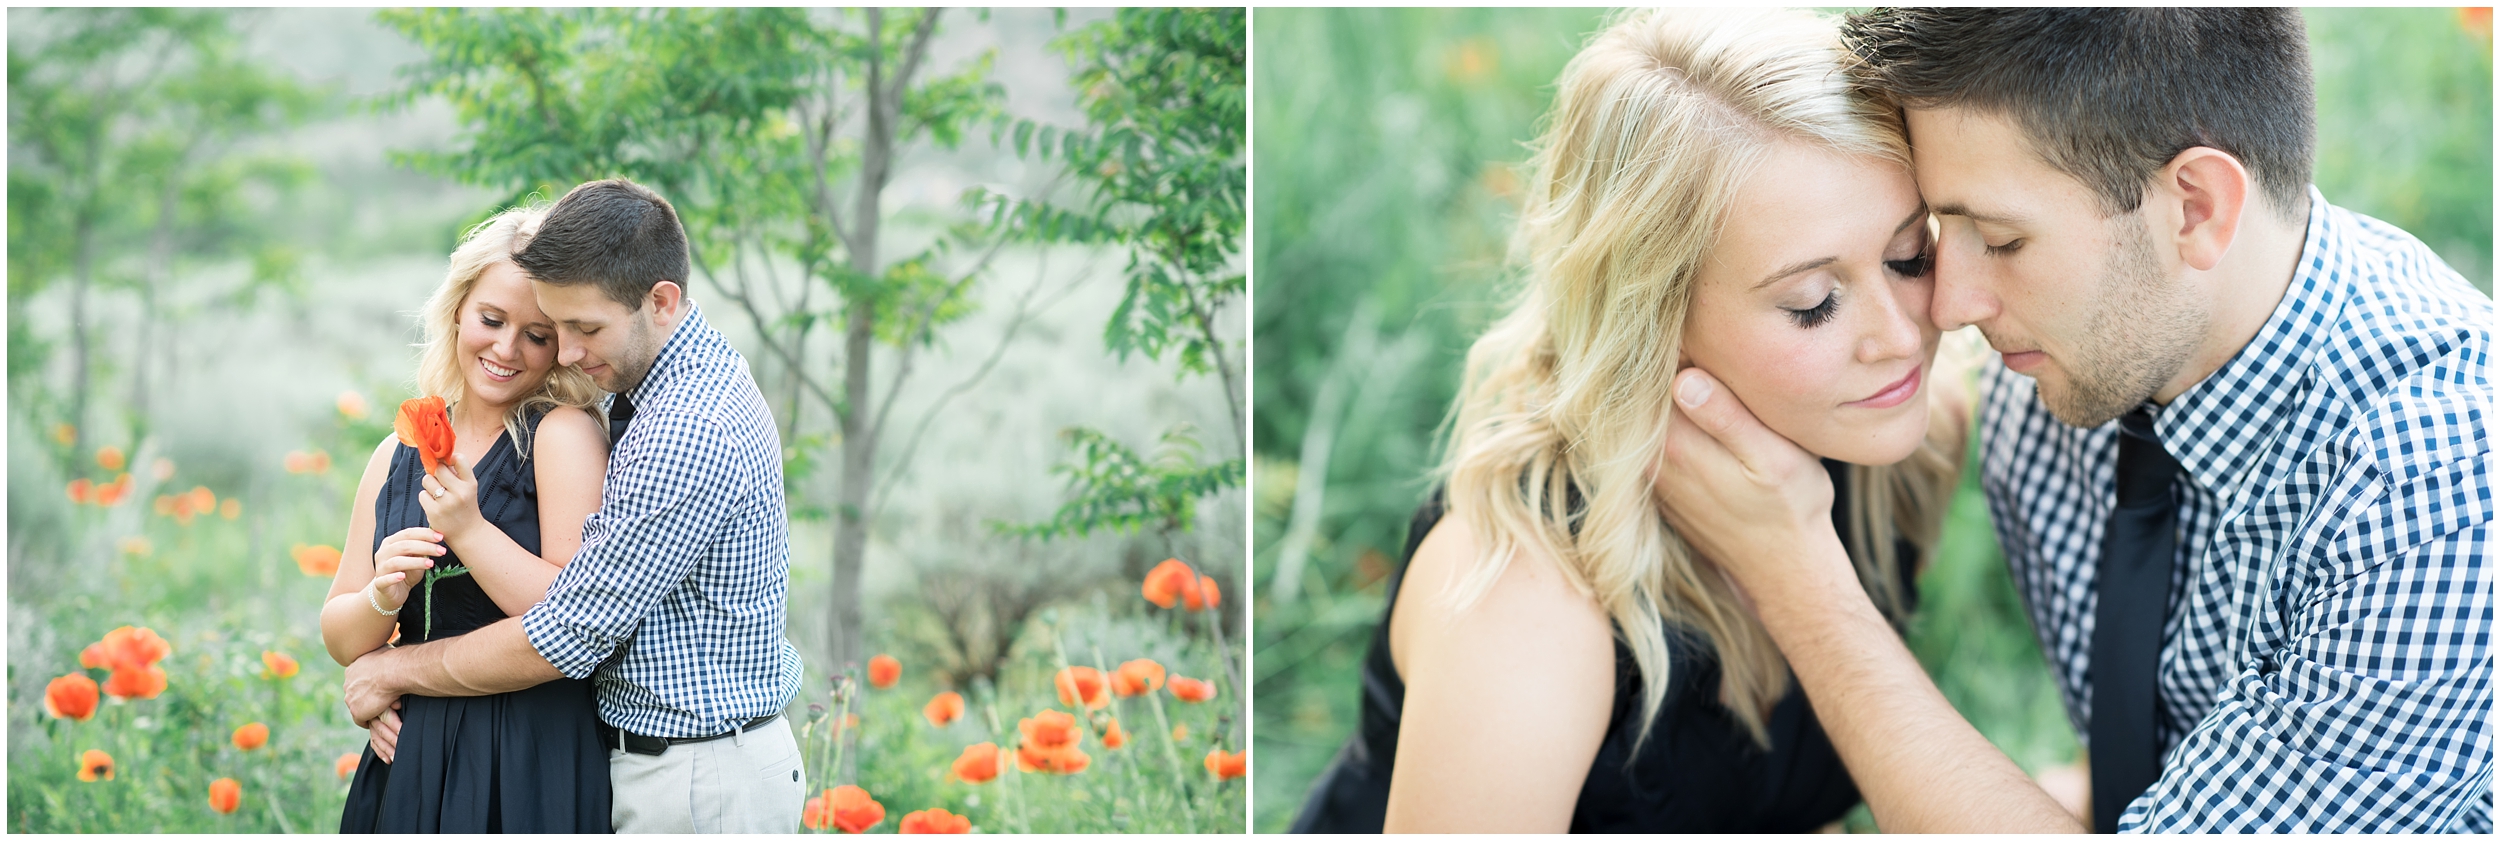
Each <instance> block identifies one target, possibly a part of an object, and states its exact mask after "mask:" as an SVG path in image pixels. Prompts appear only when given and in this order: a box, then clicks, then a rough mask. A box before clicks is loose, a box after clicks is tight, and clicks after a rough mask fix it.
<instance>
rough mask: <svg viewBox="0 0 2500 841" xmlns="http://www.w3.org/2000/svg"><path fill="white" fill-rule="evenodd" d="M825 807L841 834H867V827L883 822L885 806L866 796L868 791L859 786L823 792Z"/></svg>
mask: <svg viewBox="0 0 2500 841" xmlns="http://www.w3.org/2000/svg"><path fill="white" fill-rule="evenodd" d="M825 805H826V808H827V810H828V811H831V812H832V813H833V825H834V828H836V829H840V830H842V831H843V832H848V833H853V834H857V833H862V832H867V831H868V828H869V827H872V826H876V825H877V824H879V823H883V822H884V821H885V804H883V803H879V802H877V799H876V798H874V797H870V796H868V790H867V789H864V788H860V787H859V786H837V787H835V788H834V789H833V790H832V791H828V792H825Z"/></svg>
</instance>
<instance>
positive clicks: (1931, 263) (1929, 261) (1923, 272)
mask: <svg viewBox="0 0 2500 841" xmlns="http://www.w3.org/2000/svg"><path fill="white" fill-rule="evenodd" d="M1884 267H1885V268H1888V269H1891V270H1892V271H1893V273H1894V274H1897V275H1900V276H1902V277H1926V276H1927V273H1928V272H1931V271H1934V270H1935V268H1936V257H1935V255H1933V254H1921V255H1918V256H1916V257H1912V258H1910V259H1907V260H1886V261H1884Z"/></svg>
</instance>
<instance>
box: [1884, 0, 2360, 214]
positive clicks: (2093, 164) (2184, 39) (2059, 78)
mask: <svg viewBox="0 0 2500 841" xmlns="http://www.w3.org/2000/svg"><path fill="white" fill-rule="evenodd" d="M1841 37H1842V39H1843V41H1844V42H1845V43H1847V44H1848V46H1849V48H1850V50H1851V51H1853V52H1855V53H1857V55H1858V57H1859V58H1861V59H1863V62H1861V63H1859V64H1858V65H1856V66H1855V67H1853V69H1852V73H1853V74H1854V75H1855V76H1856V77H1857V82H1858V84H1860V85H1862V86H1864V87H1866V88H1867V89H1869V90H1870V91H1871V92H1873V93H1875V94H1877V95H1878V96H1882V97H1885V98H1888V99H1890V100H1892V101H1893V102H1895V103H1897V104H1899V105H1901V106H1904V107H1909V108H1968V109H1973V110H1976V111H1980V112H1983V113H1989V114H1993V115H1998V116H2004V117H2009V118H2011V120H2012V122H2013V123H2014V124H2015V125H2017V126H2019V127H2020V128H2021V129H2022V130H2023V132H2024V133H2025V134H2027V135H2029V136H2030V140H2031V146H2032V150H2033V151H2034V153H2036V154H2038V155H2039V156H2040V157H2041V158H2042V160H2044V161H2045V162H2046V163H2047V164H2048V165H2049V166H2050V167H2051V168H2053V169H2056V170H2057V171H2059V172H2063V173H2066V174H2068V175H2072V176H2074V177H2075V179H2076V180H2078V181H2081V182H2083V183H2084V185H2085V186H2087V187H2090V188H2091V189H2092V192H2093V193H2094V194H2095V195H2097V196H2099V198H2100V202H2101V209H2102V212H2103V214H2105V215H2116V214H2119V213H2125V212H2129V211H2132V210H2135V209H2136V208H2137V207H2139V206H2141V205H2142V204H2143V201H2144V190H2145V188H2146V187H2147V186H2148V185H2150V184H2151V183H2152V180H2153V176H2154V174H2155V173H2157V172H2159V171H2160V170H2161V168H2162V167H2163V166H2165V165H2167V164H2169V162H2170V160H2171V159H2172V158H2174V157H2177V156H2178V154H2179V153H2180V152H2184V151H2187V150H2188V149H2190V148H2193V147H2197V146H2206V147H2211V148H2214V149H2220V150H2222V151H2224V152H2228V153H2230V154H2231V155H2232V156H2234V157H2237V158H2239V160H2240V163H2241V165H2243V166H2246V167H2247V168H2248V170H2249V172H2250V173H2251V174H2252V175H2253V176H2254V177H2255V179H2256V181H2257V186H2258V188H2259V190H2260V191H2262V192H2263V193H2264V194H2265V196H2266V198H2267V199H2268V200H2269V203H2271V204H2273V205H2274V206H2275V208H2276V209H2277V210H2278V211H2279V212H2281V213H2282V214H2284V215H2285V217H2286V218H2293V217H2296V216H2297V215H2298V214H2299V213H2300V210H2301V208H2304V207H2306V206H2307V204H2306V200H2307V198H2308V195H2309V179H2310V167H2311V164H2312V163H2313V161H2314V160H2315V157H2316V151H2315V150H2316V146H2317V131H2316V125H2315V111H2316V109H2317V99H2316V94H2315V93H2314V91H2313V90H2312V87H2311V83H2310V77H2309V48H2308V40H2307V36H2306V34H2305V33H2304V32H2303V30H2302V26H2301V19H2300V13H2299V12H2298V11H2295V10H2291V9H2243V8H2234V9H2214V8H2203V9H2059V8H2040V9H1968V8H1957V9H1936V8H1903V9H1877V10H1874V11H1870V12H1862V13H1858V14H1853V15H1850V16H1849V17H1848V18H1847V20H1846V21H1845V22H1843V23H1842V26H1841ZM1911 142H1912V143H1913V144H1915V143H1916V142H1917V138H1915V137H1913V138H1911Z"/></svg>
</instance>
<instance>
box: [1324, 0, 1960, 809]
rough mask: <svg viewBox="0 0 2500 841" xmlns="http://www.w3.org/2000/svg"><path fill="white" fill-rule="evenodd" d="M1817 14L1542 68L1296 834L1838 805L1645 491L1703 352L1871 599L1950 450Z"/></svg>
mask: <svg viewBox="0 0 2500 841" xmlns="http://www.w3.org/2000/svg"><path fill="white" fill-rule="evenodd" d="M1845 55H1846V54H1845V53H1844V52H1843V51H1842V50H1841V48H1840V45H1839V43H1838V39H1837V37H1836V33H1835V24H1834V23H1833V22H1831V21H1829V20H1826V19H1824V18H1821V17H1817V16H1813V15H1809V14H1805V13H1795V12H1774V13H1719V12H1699V11H1691V10H1667V11H1649V12H1638V13H1631V14H1627V15H1625V16H1623V17H1620V18H1618V19H1617V21H1616V22H1615V23H1614V24H1613V25H1612V26H1611V27H1609V28H1608V29H1606V30H1605V31H1604V32H1602V33H1600V34H1599V35H1597V36H1596V37H1595V38H1594V39H1593V40H1592V41H1590V43H1589V44H1588V46H1587V47H1586V48H1585V49H1583V50H1582V51H1581V53H1580V54H1579V55H1578V56H1577V57H1576V58H1574V59H1573V60H1572V62H1571V63H1570V65H1569V66H1568V67H1566V68H1565V69H1564V70H1563V74H1562V78H1561V80H1560V83H1559V91H1558V94H1557V96H1556V101H1555V104H1554V108H1553V111H1552V113H1551V114H1550V115H1549V116H1548V118H1547V126H1546V128H1545V133H1544V137H1543V138H1542V140H1541V141H1540V143H1539V146H1538V149H1537V154H1536V156H1535V158H1534V160H1533V161H1532V162H1531V167H1532V169H1533V171H1534V176H1533V179H1532V181H1531V184H1530V195H1529V197H1528V199H1527V201H1526V204H1525V206H1524V207H1523V208H1522V212H1521V220H1520V227H1519V232H1518V237H1517V240H1516V250H1517V252H1518V261H1519V262H1520V263H1521V264H1522V265H1523V267H1524V274H1525V281H1526V283H1525V289H1524V290H1523V294H1522V296H1521V297H1520V299H1519V301H1518V303H1517V305H1516V308H1515V309H1514V310H1513V311H1512V312H1511V313H1510V315H1509V316H1507V317H1506V318H1504V319H1503V320H1502V321H1501V322H1499V323H1498V324H1496V325H1495V326H1494V327H1493V328H1492V329H1491V330H1489V331H1488V332H1487V333H1486V334H1485V335H1484V336H1483V337H1482V338H1481V339H1479V340H1478V341H1477V342H1476V344H1475V346H1474V348H1473V349H1471V350H1470V352H1469V354H1468V359H1467V373H1466V380H1465V383H1464V385H1463V387H1462V390H1461V393H1460V397H1459V402H1458V406H1457V408H1456V419H1457V424H1456V426H1455V428H1454V431H1453V438H1452V440H1451V441H1450V442H1449V448H1448V453H1447V456H1446V459H1445V461H1444V464H1443V466H1442V469H1441V475H1442V478H1443V488H1442V490H1441V491H1440V492H1437V493H1435V494H1434V497H1433V499H1432V501H1430V502H1428V503H1426V505H1425V506H1424V508H1423V510H1422V511H1420V512H1418V514H1417V515H1416V519H1415V522H1414V524H1413V526H1412V529H1411V531H1410V533H1409V538H1408V546H1407V555H1408V558H1407V562H1406V564H1405V566H1404V567H1403V568H1402V569H1401V570H1400V573H1399V577H1398V578H1395V579H1392V582H1391V588H1390V605H1389V611H1388V616H1387V618H1386V619H1385V621H1384V622H1383V623H1382V625H1381V628H1380V630H1379V631H1378V632H1377V634H1376V635H1375V637H1374V640H1373V646H1372V651H1371V654H1370V656H1369V657H1368V659H1367V660H1366V661H1365V664H1364V667H1363V683H1364V694H1363V702H1362V721H1361V725H1360V729H1359V731H1358V732H1357V733H1356V734H1355V736H1354V737H1353V738H1352V739H1351V740H1350V742H1349V744H1348V745H1347V747H1346V749H1345V751H1344V752H1342V753H1341V754H1340V755H1339V757H1338V759H1337V761H1336V763H1335V764H1334V765H1333V766H1332V767H1331V769H1330V770H1329V771H1328V772H1327V773H1326V774H1324V775H1323V776H1322V778H1321V780H1320V781H1319V783H1318V784H1317V785H1316V786H1315V788H1314V790H1313V792H1312V793H1311V795H1310V799H1309V802H1308V803H1307V804H1306V805H1305V807H1304V809H1303V812H1302V814H1301V816H1300V817H1299V819H1298V820H1297V822H1296V826H1295V828H1296V829H1297V830H1301V831H1319V832H1375V831H1380V830H1382V829H1384V828H1385V829H1387V830H1389V831H1468V832H1557V831H1563V830H1572V831H1598V832H1607V831H1647V832H1710V831H1734V832H1745V831H1785V832H1796V831H1806V830H1812V829H1815V828H1817V827H1820V826H1823V825H1825V824H1827V823H1829V822H1832V821H1834V820H1837V819H1839V818H1840V817H1841V816H1842V814H1843V813H1845V812H1846V811H1847V810H1848V809H1849V808H1850V807H1851V806H1852V805H1853V804H1855V803H1856V802H1857V801H1858V794H1857V791H1856V789H1855V787H1854V786H1853V785H1852V783H1851V781H1850V779H1849V775H1848V773H1847V771H1846V769H1845V768H1843V767H1842V765H1841V762H1840V759H1839V758H1838V756H1836V755H1835V754H1834V753H1833V750H1832V747H1831V745H1830V743H1829V741H1828V740H1827V739H1826V738H1825V737H1824V735H1823V733H1822V730H1821V728H1820V727H1819V726H1818V725H1817V723H1816V721H1815V718H1814V713H1813V710H1812V708H1811V707H1810V706H1808V704H1807V703H1806V701H1805V699H1804V698H1803V697H1801V696H1800V693H1799V692H1798V691H1796V689H1795V688H1794V687H1793V686H1792V684H1791V681H1790V680H1789V675H1788V671H1787V667H1786V664H1785V663H1784V662H1783V661H1782V659H1781V656H1780V653H1779V650H1778V648H1777V647H1776V646H1774V645H1773V644H1772V642H1771V640H1770V639H1769V638H1768V636H1767V635H1766V634H1765V632H1764V631H1763V629H1762V627H1761V625H1760V624H1758V623H1757V622H1756V621H1755V619H1754V618H1753V616H1752V611H1751V608H1750V607H1749V606H1748V605H1747V604H1746V603H1745V601H1744V597H1743V596H1742V595H1741V594H1740V593H1739V592H1738V591H1737V590H1736V589H1735V588H1734V587H1733V586H1732V584H1731V583H1730V581H1729V579H1727V578H1726V577H1725V576H1723V575H1722V574H1721V573H1719V572H1718V571H1717V569H1716V568H1715V567H1714V566H1713V565H1712V564H1711V563H1710V561H1709V560H1708V559H1707V558H1704V557H1701V556H1700V555H1698V554H1697V553H1695V552H1694V551H1693V550H1692V549H1691V548H1690V547H1688V546H1687V545H1686V544H1685V543H1684V541H1683V540H1682V539H1681V538H1679V537H1678V535H1677V532H1676V530H1675V529H1674V528H1673V527H1672V526H1671V525H1670V522H1671V521H1672V520H1673V513H1674V512H1672V511H1667V510H1663V509H1662V507H1661V505H1660V503H1659V501H1658V500H1659V497H1658V495H1657V494H1656V492H1655V487H1656V484H1658V483H1673V482H1675V481H1676V477H1674V476H1671V475H1659V474H1658V472H1657V470H1656V467H1655V465H1657V464H1658V463H1659V461H1660V456H1661V446H1662V443H1663V441H1664V440H1665V437H1666V436H1665V431H1666V430H1667V429H1668V427H1669V426H1670V425H1671V424H1676V423H1679V422H1681V420H1680V419H1679V418H1677V417H1676V416H1675V415H1674V414H1673V413H1672V411H1671V410H1670V408H1669V407H1670V405H1671V399H1670V396H1669V386H1670V384H1671V382H1672V380H1673V377H1674V375H1675V373H1676V372H1677V371H1678V370H1680V369H1681V368H1683V367H1685V366H1697V367H1700V368H1702V369H1704V370H1707V371H1709V372H1711V373H1712V374H1713V375H1715V376H1716V377H1717V378H1718V379H1719V381H1721V382H1723V383H1725V384H1726V387H1727V388H1728V389H1729V390H1730V391H1732V392H1734V393H1735V394H1736V395H1738V396H1739V397H1741V398H1742V399H1743V401H1744V403H1745V405H1747V406H1749V407H1752V408H1753V409H1754V411H1755V412H1756V413H1757V414H1759V415H1760V417H1761V419H1762V420H1763V422H1764V423H1766V424H1767V425H1768V426H1770V427H1771V428H1772V429H1774V430H1776V431H1778V432H1779V433H1781V434H1782V435H1784V436H1786V437H1787V438H1789V439H1790V440H1792V441H1795V442H1796V443H1797V444H1798V445H1800V446H1802V447H1804V448H1805V449H1807V450H1808V451H1810V452H1813V453H1815V454H1817V455H1819V456H1822V457H1823V459H1824V463H1825V466H1826V469H1827V470H1829V471H1830V473H1831V478H1832V482H1833V486H1834V488H1835V490H1836V493H1835V496H1834V499H1833V501H1832V506H1831V510H1832V517H1833V520H1834V523H1835V526H1836V528H1837V530H1838V531H1839V533H1840V534H1841V535H1844V536H1845V538H1844V540H1845V543H1846V544H1847V546H1848V549H1849V555H1850V559H1851V561H1852V562H1853V563H1854V564H1855V565H1856V567H1857V570H1858V574H1859V577H1860V579H1861V582H1862V584H1863V586H1864V588H1865V589H1866V590H1867V591H1868V593H1869V595H1870V596H1872V597H1873V599H1874V601H1875V603H1876V604H1878V605H1880V606H1882V607H1883V609H1884V611H1885V612H1886V614H1887V615H1888V616H1889V617H1891V618H1892V619H1893V620H1894V622H1895V623H1896V624H1898V623H1899V622H1901V621H1902V619H1903V617H1904V616H1905V612H1906V611H1907V609H1908V607H1909V602H1910V600H1911V598H1912V597H1913V595H1914V593H1915V589H1914V588H1913V587H1912V586H1911V577H1912V573H1913V571H1914V569H1915V567H1916V565H1917V563H1918V562H1919V560H1920V558H1921V557H1922V556H1923V554H1924V553H1925V551H1926V550H1927V548H1928V547H1929V546H1931V545H1932V543H1933V542H1934V539H1935V535H1936V532H1937V526H1938V523H1939V521H1940V518H1941V516H1942V514H1943V507H1944V504H1945V502H1946V500H1947V498H1948V497H1949V492H1950V489H1951V488H1952V485H1953V482H1954V478H1955V475H1956V473H1957V471H1958V466H1959V454H1960V452H1961V446H1962V444H1961V430H1962V429H1963V427H1964V418H1965V416H1966V414H1967V411H1968V409H1967V406H1968V397H1967V396H1966V395H1965V394H1964V393H1963V392H1962V390H1961V389H1959V388H1956V387H1950V386H1949V385H1948V383H1951V382H1957V381H1958V378H1957V377H1955V376H1953V375H1951V374H1950V373H1949V372H1945V371H1940V370H1936V368H1935V366H1934V365H1933V364H1932V363H1933V361H1934V359H1935V353H1936V349H1937V345H1938V334H1937V331H1936V329H1935V327H1934V326H1933V325H1931V324H1930V323H1929V320H1928V316H1927V309H1928V293H1929V279H1928V266H1929V255H1930V250H1929V226H1928V214H1927V209H1926V207H1925V206H1924V205H1923V204H1922V203H1921V202H1920V199H1919V194H1918V189H1917V185H1916V184H1915V183H1914V182H1913V181H1912V179H1911V176H1910V172H1909V168H1908V161H1909V155H1908V148H1907V145H1906V142H1905V140H1904V138H1903V135H1902V129H1901V126H1900V124H1899V121H1898V118H1897V117H1896V116H1895V114H1894V112H1893V111H1892V110H1891V109H1889V108H1887V107H1885V106H1883V105H1881V104H1879V103H1876V102H1871V101H1868V100H1867V99H1865V98H1862V97H1861V96H1859V95H1856V94H1854V93H1853V92H1852V91H1851V90H1850V89H1849V88H1848V86H1847V85H1846V83H1845V82H1844V77H1843V75H1842V73H1841V67H1842V65H1841V62H1842V61H1843V60H1844V57H1845Z"/></svg>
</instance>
